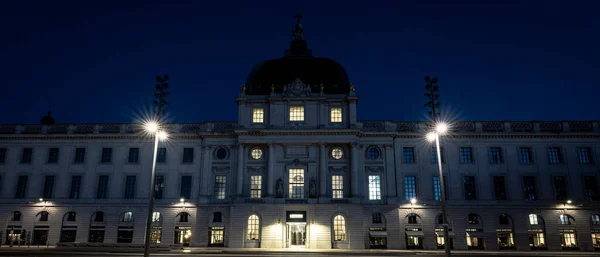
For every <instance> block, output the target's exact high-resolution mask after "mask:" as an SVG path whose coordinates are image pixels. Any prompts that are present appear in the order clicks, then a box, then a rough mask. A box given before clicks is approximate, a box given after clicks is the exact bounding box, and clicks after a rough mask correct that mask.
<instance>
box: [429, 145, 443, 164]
mask: <svg viewBox="0 0 600 257" xmlns="http://www.w3.org/2000/svg"><path fill="white" fill-rule="evenodd" d="M440 156H441V157H442V163H445V162H446V158H444V148H443V147H440ZM431 163H438V155H437V148H436V147H432V148H431Z"/></svg>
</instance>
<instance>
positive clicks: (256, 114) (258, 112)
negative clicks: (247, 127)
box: [252, 108, 265, 123]
mask: <svg viewBox="0 0 600 257" xmlns="http://www.w3.org/2000/svg"><path fill="white" fill-rule="evenodd" d="M263 122H265V110H264V109H263V108H254V109H252V123H263Z"/></svg>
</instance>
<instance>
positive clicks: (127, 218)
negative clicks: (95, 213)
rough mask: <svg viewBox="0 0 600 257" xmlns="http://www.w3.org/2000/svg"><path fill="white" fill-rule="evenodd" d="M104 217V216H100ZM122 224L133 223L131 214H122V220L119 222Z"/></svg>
mask: <svg viewBox="0 0 600 257" xmlns="http://www.w3.org/2000/svg"><path fill="white" fill-rule="evenodd" d="M102 216H104V215H102ZM121 221H122V222H132V221H133V213H132V212H130V211H128V212H125V213H123V219H122V220H121Z"/></svg>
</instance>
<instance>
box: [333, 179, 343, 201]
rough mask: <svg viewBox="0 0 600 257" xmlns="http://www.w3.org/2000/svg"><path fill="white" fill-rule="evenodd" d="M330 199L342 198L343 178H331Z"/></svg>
mask: <svg viewBox="0 0 600 257" xmlns="http://www.w3.org/2000/svg"><path fill="white" fill-rule="evenodd" d="M331 190H332V192H331V197H332V198H334V199H341V198H344V176H339V175H335V176H331Z"/></svg>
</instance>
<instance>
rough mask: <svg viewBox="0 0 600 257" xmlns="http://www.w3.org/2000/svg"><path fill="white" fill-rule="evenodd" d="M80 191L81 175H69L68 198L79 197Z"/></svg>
mask: <svg viewBox="0 0 600 257" xmlns="http://www.w3.org/2000/svg"><path fill="white" fill-rule="evenodd" d="M80 192H81V176H79V175H77V176H73V177H71V192H70V194H69V198H71V199H79V197H80V196H81V195H80Z"/></svg>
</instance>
